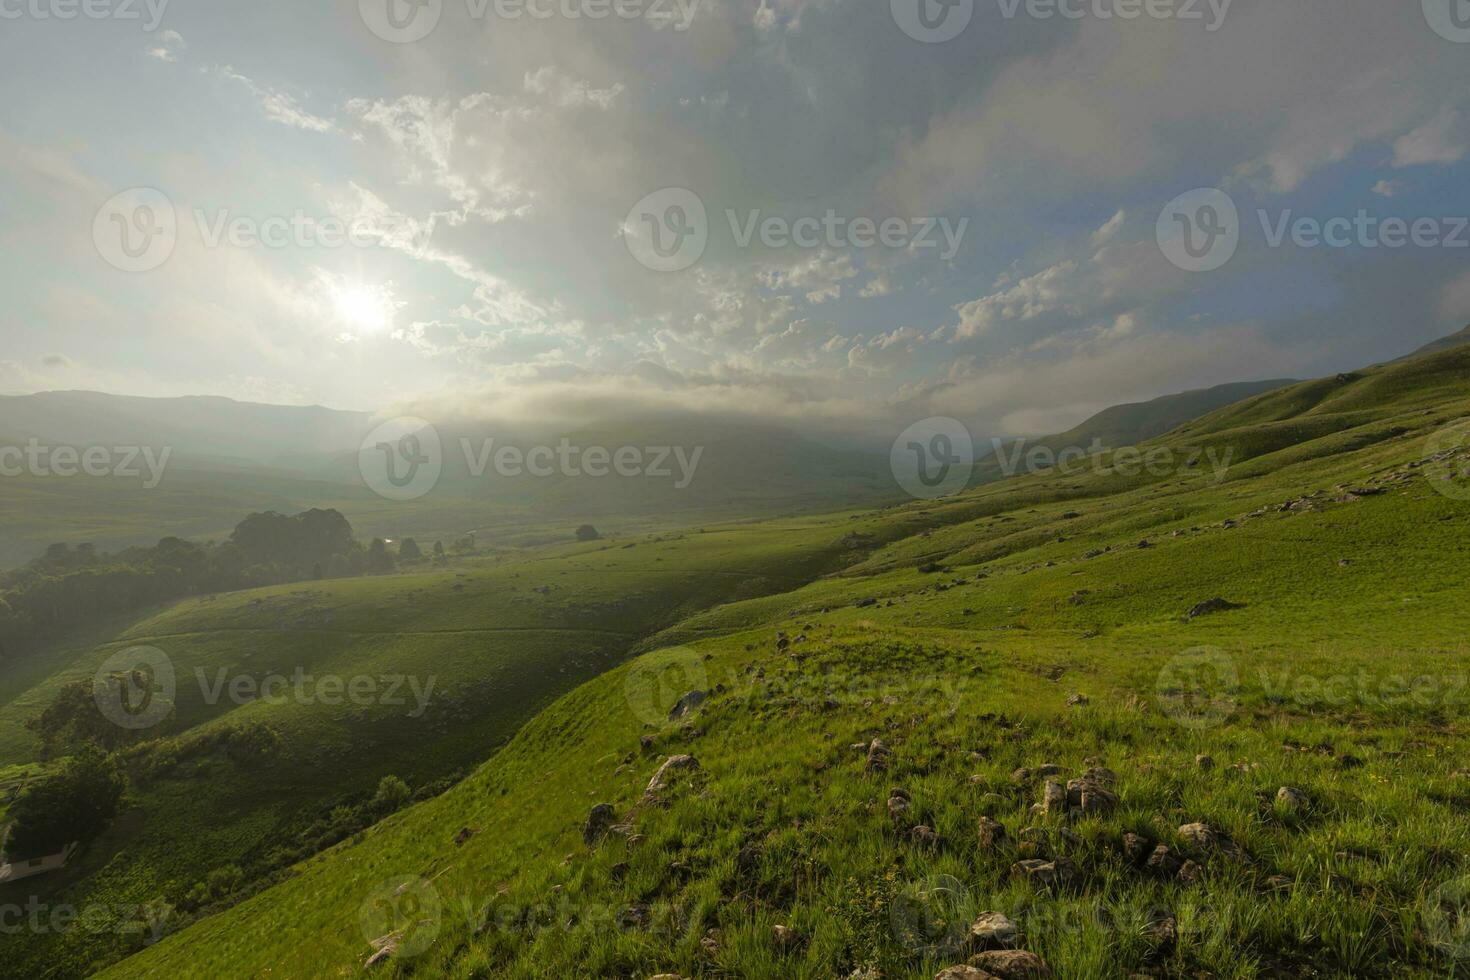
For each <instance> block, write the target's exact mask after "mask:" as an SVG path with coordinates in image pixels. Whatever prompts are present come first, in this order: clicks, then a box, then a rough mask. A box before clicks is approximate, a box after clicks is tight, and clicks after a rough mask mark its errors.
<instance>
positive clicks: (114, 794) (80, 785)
mask: <svg viewBox="0 0 1470 980" xmlns="http://www.w3.org/2000/svg"><path fill="white" fill-rule="evenodd" d="M124 786H125V783H124V780H123V775H122V770H121V769H119V768H118V765H117V761H116V760H114V759H113V758H112V757H111V756H109V755H106V754H105V753H103V752H102V751H101V750H100V749H97V748H90V747H89V748H85V749H83V750H82V751H81V752H79V753H77V754H76V755H75V756H73V757H72V758H70V759H68V760H67V761H66V762H65V763H63V764H62V766H61V768H59V769H58V770H57V771H56V773H55V774H54V775H51V776H47V777H45V778H44V779H42V780H41V781H40V782H39V783H36V784H34V785H32V786H29V787H27V788H26V789H25V791H24V792H22V793H21V794H20V798H19V799H17V800H16V801H15V804H14V805H13V806H12V807H11V808H10V815H11V816H12V817H13V818H15V826H14V827H12V828H11V831H10V839H9V841H8V842H7V844H6V850H7V852H8V853H9V854H10V857H11V859H12V860H15V861H24V860H27V859H29V858H33V857H44V856H46V855H48V854H55V853H57V852H58V851H60V850H62V849H64V848H65V847H66V846H67V845H68V844H71V843H73V842H77V843H81V844H86V843H89V842H90V841H92V840H94V839H95V838H96V837H97V835H98V834H100V833H102V831H104V830H106V829H107V825H108V824H109V823H111V822H112V818H113V817H115V816H117V811H118V808H119V806H120V805H121V803H122V795H123V788H124Z"/></svg>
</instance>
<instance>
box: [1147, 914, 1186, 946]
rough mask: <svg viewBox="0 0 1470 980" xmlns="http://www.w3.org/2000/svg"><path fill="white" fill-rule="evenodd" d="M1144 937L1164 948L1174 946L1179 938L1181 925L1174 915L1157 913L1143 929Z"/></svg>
mask: <svg viewBox="0 0 1470 980" xmlns="http://www.w3.org/2000/svg"><path fill="white" fill-rule="evenodd" d="M1143 937H1144V938H1145V939H1149V940H1152V941H1153V942H1156V943H1159V944H1160V945H1163V946H1172V945H1174V941H1175V940H1176V939H1178V938H1179V924H1178V923H1177V922H1175V920H1174V917H1173V916H1172V915H1168V914H1165V913H1156V914H1154V915H1152V916H1151V917H1150V921H1149V923H1148V924H1147V925H1145V926H1144V927H1143Z"/></svg>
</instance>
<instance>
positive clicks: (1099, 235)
mask: <svg viewBox="0 0 1470 980" xmlns="http://www.w3.org/2000/svg"><path fill="white" fill-rule="evenodd" d="M1127 218H1128V215H1127V213H1126V212H1125V211H1123V210H1122V209H1119V211H1118V213H1117V214H1115V215H1113V216H1112V217H1111V218H1109V219H1108V220H1107V223H1106V224H1104V225H1103V226H1102V227H1101V228H1099V229H1098V230H1097V231H1095V232H1093V233H1092V244H1093V245H1094V246H1097V245H1105V244H1107V243H1108V242H1110V241H1112V239H1113V236H1115V235H1117V234H1118V230H1119V229H1121V228H1122V227H1123V222H1124V221H1125V220H1127Z"/></svg>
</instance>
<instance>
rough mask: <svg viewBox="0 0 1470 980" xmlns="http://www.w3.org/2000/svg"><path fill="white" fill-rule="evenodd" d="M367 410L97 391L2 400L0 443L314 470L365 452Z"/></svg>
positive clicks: (48, 392) (207, 397)
mask: <svg viewBox="0 0 1470 980" xmlns="http://www.w3.org/2000/svg"><path fill="white" fill-rule="evenodd" d="M370 418H371V416H370V415H369V414H368V413H366V412H341V411H336V410H334V409H330V408H322V407H320V406H317V405H313V406H309V407H300V406H291V405H262V404H257V403H254V402H239V401H235V400H233V399H230V398H219V397H214V396H199V397H184V398H138V397H133V396H129V395H109V394H104V393H102V392H97V391H45V392H40V393H37V394H34V395H15V396H0V442H4V443H6V444H9V445H24V444H25V442H26V441H27V440H29V439H35V440H37V441H38V442H40V443H42V444H43V445H51V446H73V447H76V448H83V447H87V446H107V447H115V446H151V447H155V448H160V449H161V448H162V447H165V446H166V447H170V449H171V450H172V454H173V458H174V459H176V460H182V459H191V460H196V461H197V460H208V461H214V462H218V463H228V464H235V465H238V464H242V463H244V464H254V465H257V466H268V467H275V468H281V469H302V470H309V469H312V468H314V467H316V466H319V465H320V464H321V462H322V458H323V457H324V456H331V455H336V454H338V453H341V452H345V451H348V450H351V451H353V452H356V451H357V447H358V445H359V443H360V442H361V441H362V438H363V436H365V435H366V434H367V431H368V428H369V426H368V421H369V419H370Z"/></svg>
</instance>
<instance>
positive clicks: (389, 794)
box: [367, 776, 413, 818]
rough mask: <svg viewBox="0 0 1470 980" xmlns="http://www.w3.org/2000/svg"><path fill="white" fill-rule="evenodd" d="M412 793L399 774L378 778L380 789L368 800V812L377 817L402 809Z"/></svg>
mask: <svg viewBox="0 0 1470 980" xmlns="http://www.w3.org/2000/svg"><path fill="white" fill-rule="evenodd" d="M412 795H413V794H412V793H411V792H410V791H409V788H408V784H407V783H405V782H404V781H403V780H401V779H399V778H398V777H397V776H384V777H383V778H382V779H380V780H378V791H377V792H376V793H374V794H373V798H372V799H371V800H369V801H368V805H367V809H368V812H369V813H371V814H372V815H373V816H374V817H377V818H381V817H386V816H387V815H388V814H390V813H392V812H394V811H395V810H398V809H401V808H402V807H403V805H404V804H405V803H407V802H408V800H409V797H410V796H412Z"/></svg>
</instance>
